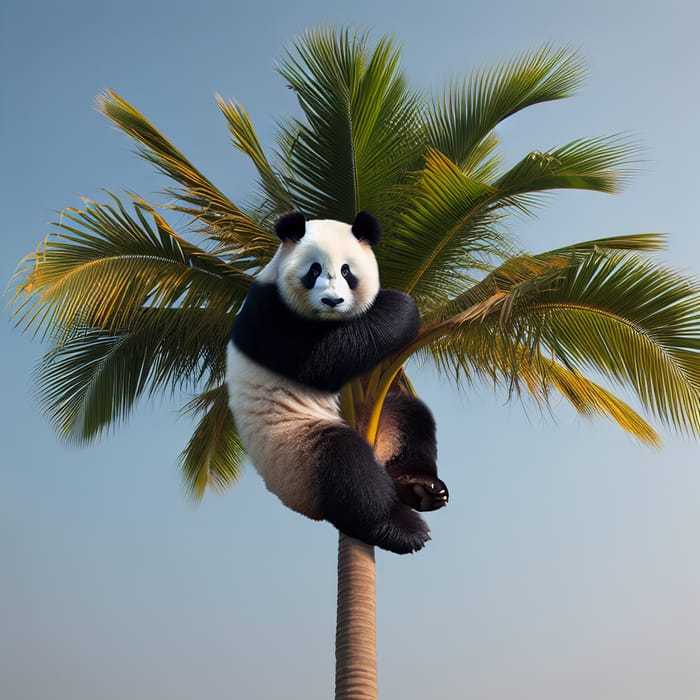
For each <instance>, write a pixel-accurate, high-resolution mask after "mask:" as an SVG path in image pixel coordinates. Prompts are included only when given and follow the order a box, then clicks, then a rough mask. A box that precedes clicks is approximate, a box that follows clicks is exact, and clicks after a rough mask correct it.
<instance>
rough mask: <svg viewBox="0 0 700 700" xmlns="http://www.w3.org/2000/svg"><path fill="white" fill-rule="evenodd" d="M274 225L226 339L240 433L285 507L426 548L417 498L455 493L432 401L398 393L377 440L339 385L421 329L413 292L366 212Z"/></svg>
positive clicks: (425, 503)
mask: <svg viewBox="0 0 700 700" xmlns="http://www.w3.org/2000/svg"><path fill="white" fill-rule="evenodd" d="M276 231H277V233H278V235H279V237H280V239H281V240H282V245H281V246H280V248H279V250H278V252H277V254H276V255H275V257H274V258H273V260H272V261H271V262H270V263H269V264H268V265H267V267H266V268H265V269H264V270H262V272H261V273H260V274H259V275H258V276H257V278H256V280H255V282H254V283H253V284H252V286H251V289H250V290H249V293H248V297H247V298H246V301H245V303H244V305H243V308H242V309H241V312H240V313H239V315H238V316H237V318H236V322H235V323H234V327H233V330H232V333H231V343H230V344H229V349H228V366H227V382H228V389H229V397H230V398H229V402H230V406H231V410H232V413H233V416H234V419H235V422H236V427H237V430H238V433H239V436H240V438H241V441H242V443H243V446H244V447H245V449H246V451H247V452H248V454H249V456H250V458H251V460H252V462H253V464H254V465H255V467H256V468H257V470H258V472H260V474H261V475H262V477H263V479H264V480H265V483H266V485H267V487H268V489H269V490H270V491H272V492H273V493H275V494H276V495H277V496H278V497H279V498H280V499H281V500H282V502H283V503H285V505H287V506H288V507H290V508H292V509H294V510H296V511H298V512H299V513H303V514H304V515H307V516H308V517H310V518H314V519H325V520H328V521H330V522H331V523H332V524H333V525H335V526H336V527H337V528H338V529H339V530H341V531H342V532H345V533H346V534H348V535H350V536H352V537H356V538H357V539H360V540H363V541H364V542H367V543H368V544H372V545H377V546H379V547H382V548H384V549H388V550H390V551H393V552H397V553H407V552H412V551H416V550H418V549H420V548H421V547H423V545H424V544H425V542H426V541H427V540H428V539H429V537H428V527H427V525H426V524H425V522H424V520H423V519H422V518H421V517H420V516H419V515H418V513H416V512H415V510H433V509H435V508H439V507H440V506H443V505H445V504H446V502H447V489H446V487H445V485H444V483H443V482H442V481H440V479H438V478H437V467H436V463H435V462H436V456H437V449H436V444H435V424H434V421H433V418H432V415H431V414H430V411H429V410H428V408H427V407H426V406H425V405H424V404H423V403H422V402H421V401H419V400H418V399H416V398H414V397H411V396H406V395H402V394H398V393H397V394H391V395H390V396H389V398H388V400H387V402H386V404H385V407H384V410H383V412H382V416H381V420H380V424H379V430H378V435H377V441H376V444H375V446H374V448H372V447H370V446H369V445H368V444H367V442H365V440H363V439H362V437H360V435H359V434H358V433H357V432H355V431H354V430H352V429H351V428H350V427H349V426H348V425H347V424H346V423H345V422H344V421H343V419H342V418H341V415H340V410H339V404H338V391H339V390H340V388H341V387H342V385H343V384H345V383H346V382H347V381H349V380H351V379H353V378H354V377H357V376H359V375H361V374H363V373H364V372H367V371H368V370H370V369H371V368H372V367H374V366H375V365H377V364H378V363H379V362H381V361H382V360H383V359H385V358H386V357H388V356H390V355H392V354H393V353H395V352H396V351H398V350H399V349H400V348H402V347H404V346H405V345H406V344H407V343H409V342H410V341H411V340H412V339H413V338H414V337H415V335H416V333H417V330H418V312H417V310H416V307H415V303H414V302H413V300H412V299H411V297H410V296H408V295H406V294H403V293H401V292H397V291H395V290H389V289H380V287H379V275H378V271H377V265H376V260H375V258H374V253H373V251H372V246H373V245H375V244H376V242H377V241H378V239H379V235H380V233H379V227H378V224H377V223H376V221H375V220H374V219H373V217H371V216H370V215H368V214H364V213H363V214H360V215H358V217H357V218H356V220H355V222H354V223H353V225H352V226H349V225H347V224H341V223H339V222H336V221H328V220H314V221H309V222H306V221H305V220H304V217H303V216H302V215H301V214H298V213H293V214H289V215H286V216H284V217H282V218H281V219H280V220H279V221H278V223H277V226H276ZM360 419H361V420H362V417H360Z"/></svg>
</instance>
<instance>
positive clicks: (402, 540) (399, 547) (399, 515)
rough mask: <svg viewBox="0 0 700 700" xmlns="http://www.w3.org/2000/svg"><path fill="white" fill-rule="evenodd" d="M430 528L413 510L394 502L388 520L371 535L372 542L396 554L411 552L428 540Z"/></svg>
mask: <svg viewBox="0 0 700 700" xmlns="http://www.w3.org/2000/svg"><path fill="white" fill-rule="evenodd" d="M429 533H430V528H429V527H428V525H427V524H426V522H425V521H424V520H423V518H421V517H420V515H418V513H416V512H415V511H413V510H411V509H410V508H409V507H407V506H406V505H405V504H403V503H398V502H397V503H396V504H395V506H394V507H393V509H392V511H391V515H390V518H389V520H388V521H386V522H383V523H382V524H381V525H380V527H379V528H378V530H377V532H376V533H374V536H373V542H372V543H373V544H376V545H377V546H379V547H382V548H383V549H387V550H389V551H390V552H395V553H396V554H413V553H414V552H418V551H419V550H421V549H423V547H424V546H425V544H426V542H428V541H429V540H430V534H429Z"/></svg>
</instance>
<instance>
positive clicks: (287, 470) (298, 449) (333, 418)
mask: <svg viewBox="0 0 700 700" xmlns="http://www.w3.org/2000/svg"><path fill="white" fill-rule="evenodd" d="M226 381H227V385H228V393H229V406H230V408H231V412H232V414H233V417H234V421H235V423H236V429H237V430H238V435H239V437H240V439H241V442H242V444H243V447H244V448H245V450H246V452H247V453H248V456H249V457H250V459H251V461H252V462H253V464H254V466H255V468H256V469H257V471H258V472H259V473H260V475H261V476H262V477H263V479H264V481H265V484H266V486H267V488H268V489H269V490H270V491H272V492H273V493H275V494H276V495H277V496H278V497H279V498H280V499H281V500H282V502H283V503H284V504H285V505H287V506H288V507H290V508H292V509H293V510H296V511H298V512H300V513H303V514H304V515H308V516H309V517H312V518H319V519H320V518H321V514H320V510H319V503H318V489H317V488H314V485H315V484H317V483H318V475H317V474H315V473H313V472H314V464H315V460H314V454H313V453H314V449H315V444H316V439H315V438H316V436H317V435H318V434H319V432H320V431H322V430H324V429H326V428H328V427H329V426H332V425H337V424H339V423H342V422H343V421H342V419H341V417H340V411H339V407H338V399H337V397H336V396H335V395H334V394H328V393H325V392H320V391H315V390H312V389H308V388H306V387H303V386H301V385H300V384H297V383H296V382H292V381H289V380H288V379H285V378H284V377H281V376H280V375H278V374H275V373H274V372H271V371H269V370H267V369H265V368H264V367H261V366H260V365H258V364H256V363H254V362H253V361H251V360H250V359H248V357H246V356H245V355H244V354H243V353H241V352H240V351H239V350H238V349H237V348H236V347H235V346H234V345H233V344H231V343H230V344H229V347H228V354H227V370H226Z"/></svg>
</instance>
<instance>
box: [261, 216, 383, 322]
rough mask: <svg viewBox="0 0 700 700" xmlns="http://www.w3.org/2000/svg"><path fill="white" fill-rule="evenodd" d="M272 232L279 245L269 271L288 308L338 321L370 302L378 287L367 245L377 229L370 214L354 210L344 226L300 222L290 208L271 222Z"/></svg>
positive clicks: (321, 221) (374, 239)
mask: <svg viewBox="0 0 700 700" xmlns="http://www.w3.org/2000/svg"><path fill="white" fill-rule="evenodd" d="M275 231H276V233H277V235H278V236H279V238H280V240H281V241H282V245H281V246H280V249H279V251H278V252H277V255H276V256H275V258H276V260H275V263H276V264H275V269H274V271H271V272H274V275H275V282H276V283H277V286H278V289H279V292H280V295H281V297H282V299H283V301H284V302H285V304H287V306H289V308H291V309H292V310H293V311H295V312H296V313H297V314H299V315H300V316H303V317H305V318H312V319H338V320H341V319H344V318H348V319H349V318H352V317H354V316H357V315H359V314H361V313H362V312H364V311H366V310H367V309H368V308H369V307H370V306H371V305H372V303H373V302H374V299H375V297H376V296H377V292H378V291H379V271H378V269H377V260H376V258H375V257H374V251H373V250H372V247H373V246H375V245H376V244H377V243H378V242H379V239H380V237H381V229H380V227H379V223H378V222H377V220H376V219H375V218H374V217H373V216H372V215H371V214H368V213H367V212H360V213H359V214H358V215H357V217H356V218H355V221H354V222H353V223H352V225H349V224H344V223H341V222H340V221H333V220H330V219H312V220H310V221H306V219H305V218H304V215H303V214H301V213H299V212H292V213H290V214H285V215H284V216H282V217H281V218H280V219H279V220H278V221H277V224H276V225H275Z"/></svg>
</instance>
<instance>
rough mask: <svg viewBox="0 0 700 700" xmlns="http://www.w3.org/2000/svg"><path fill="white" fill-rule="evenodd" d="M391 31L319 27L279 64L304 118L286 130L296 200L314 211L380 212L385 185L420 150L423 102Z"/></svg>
mask: <svg viewBox="0 0 700 700" xmlns="http://www.w3.org/2000/svg"><path fill="white" fill-rule="evenodd" d="M398 58H399V52H398V50H397V49H396V48H395V47H394V46H393V44H392V42H391V41H390V40H389V39H388V38H382V39H381V40H380V41H379V42H378V43H377V45H376V47H374V49H373V50H371V51H370V50H369V48H368V35H367V34H355V35H353V36H351V35H350V33H349V32H348V31H345V32H341V33H338V34H335V33H333V32H331V31H329V30H322V29H319V30H314V31H310V32H308V33H306V34H305V35H304V36H303V38H302V39H301V40H300V41H298V42H296V43H295V44H294V46H293V51H290V52H289V53H288V55H287V57H286V58H285V60H284V61H283V62H282V64H281V66H280V68H279V71H280V73H281V75H282V76H283V77H284V78H285V79H286V80H287V82H288V83H289V86H290V87H291V89H292V90H293V91H294V92H295V94H296V96H297V98H298V100H299V104H300V106H301V109H302V111H303V113H304V115H305V118H306V122H305V123H303V122H301V121H296V122H294V123H292V125H291V126H290V127H288V128H286V129H283V131H282V136H281V138H280V145H281V147H282V150H283V152H284V154H285V158H286V159H287V161H288V163H287V165H288V176H287V181H288V182H289V185H290V190H291V192H292V195H293V199H294V201H295V203H296V205H297V206H298V207H299V208H301V209H302V210H303V211H304V212H305V213H307V214H308V215H310V216H314V217H317V218H336V219H340V220H342V221H352V220H353V218H354V216H355V214H356V213H357V212H358V211H360V210H361V209H367V210H370V211H373V212H375V213H376V214H377V215H380V216H381V212H382V210H383V208H384V206H385V205H386V198H387V195H388V190H389V188H390V187H391V186H393V185H394V184H395V183H397V182H399V181H400V180H401V179H402V178H403V177H405V173H406V169H407V166H408V165H409V164H410V165H414V164H415V163H416V162H417V159H418V158H419V156H420V154H421V152H422V148H423V146H422V139H421V138H420V135H421V130H420V125H419V122H418V112H417V110H418V101H417V97H416V96H415V95H414V94H413V93H411V92H410V91H409V90H408V89H407V88H406V85H405V81H404V78H403V75H402V74H401V72H400V71H399V69H398Z"/></svg>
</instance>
